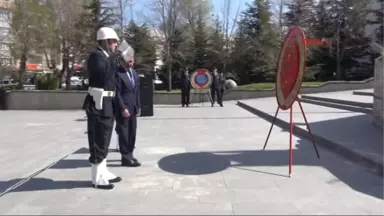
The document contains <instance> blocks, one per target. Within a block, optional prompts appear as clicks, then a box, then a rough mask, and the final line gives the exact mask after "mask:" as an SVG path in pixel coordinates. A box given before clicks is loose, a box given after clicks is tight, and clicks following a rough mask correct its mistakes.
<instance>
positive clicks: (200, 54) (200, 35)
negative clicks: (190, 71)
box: [193, 10, 212, 68]
mask: <svg viewBox="0 0 384 216" xmlns="http://www.w3.org/2000/svg"><path fill="white" fill-rule="evenodd" d="M193 42H194V43H193V45H194V49H195V55H194V57H195V60H194V61H195V62H194V63H195V67H196V68H204V67H209V66H208V64H207V44H208V36H207V33H206V25H205V21H204V19H203V14H202V11H201V10H200V12H199V14H198V19H197V21H196V30H195V32H194V41H193ZM210 67H212V66H211V65H210Z"/></svg>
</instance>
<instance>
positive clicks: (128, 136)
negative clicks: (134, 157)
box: [116, 116, 137, 157]
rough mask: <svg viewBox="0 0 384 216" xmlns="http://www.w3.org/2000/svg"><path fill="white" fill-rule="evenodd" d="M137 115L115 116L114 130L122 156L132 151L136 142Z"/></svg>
mask: <svg viewBox="0 0 384 216" xmlns="http://www.w3.org/2000/svg"><path fill="white" fill-rule="evenodd" d="M136 129H137V117H136V116H130V117H129V118H123V117H118V118H116V132H117V135H118V137H119V149H120V153H121V155H122V156H123V157H124V156H125V155H128V154H130V153H132V152H133V150H134V149H135V144H136Z"/></svg>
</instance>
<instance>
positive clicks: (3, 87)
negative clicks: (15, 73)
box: [0, 84, 20, 91]
mask: <svg viewBox="0 0 384 216" xmlns="http://www.w3.org/2000/svg"><path fill="white" fill-rule="evenodd" d="M10 90H20V86H19V85H18V84H9V85H0V91H10Z"/></svg>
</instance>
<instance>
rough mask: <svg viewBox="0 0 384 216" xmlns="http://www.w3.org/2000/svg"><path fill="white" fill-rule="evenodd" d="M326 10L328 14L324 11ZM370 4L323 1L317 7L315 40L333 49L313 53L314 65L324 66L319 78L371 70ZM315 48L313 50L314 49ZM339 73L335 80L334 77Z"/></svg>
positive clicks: (339, 0)
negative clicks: (329, 42) (324, 39)
mask: <svg viewBox="0 0 384 216" xmlns="http://www.w3.org/2000/svg"><path fill="white" fill-rule="evenodd" d="M325 11H326V12H325ZM367 12H368V10H367V5H366V4H365V3H364V2H363V1H359V0H338V1H322V2H320V3H319V5H318V6H317V17H316V20H317V24H316V25H315V26H314V28H313V32H314V34H315V37H316V38H326V39H328V40H329V41H331V47H329V48H328V49H326V48H317V49H314V51H313V55H314V56H313V57H312V58H311V61H312V63H314V62H316V63H318V64H321V65H322V70H321V74H320V78H322V79H333V78H336V79H344V78H346V76H347V71H350V70H351V69H353V68H361V67H371V66H372V65H371V63H370V55H371V53H370V49H369V44H370V42H371V41H370V38H368V37H367V36H365V25H366V24H365V23H366V21H365V19H366V16H367ZM312 49H313V48H312ZM334 74H336V77H333V75H334Z"/></svg>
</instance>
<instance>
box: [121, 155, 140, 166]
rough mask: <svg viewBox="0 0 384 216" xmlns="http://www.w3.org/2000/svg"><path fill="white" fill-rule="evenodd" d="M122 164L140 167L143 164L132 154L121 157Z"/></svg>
mask: <svg viewBox="0 0 384 216" xmlns="http://www.w3.org/2000/svg"><path fill="white" fill-rule="evenodd" d="M121 166H126V167H139V166H141V164H140V162H139V161H138V160H137V159H136V158H134V157H133V155H132V154H129V155H126V156H123V157H121Z"/></svg>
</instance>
